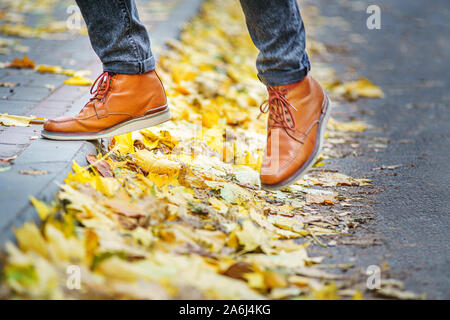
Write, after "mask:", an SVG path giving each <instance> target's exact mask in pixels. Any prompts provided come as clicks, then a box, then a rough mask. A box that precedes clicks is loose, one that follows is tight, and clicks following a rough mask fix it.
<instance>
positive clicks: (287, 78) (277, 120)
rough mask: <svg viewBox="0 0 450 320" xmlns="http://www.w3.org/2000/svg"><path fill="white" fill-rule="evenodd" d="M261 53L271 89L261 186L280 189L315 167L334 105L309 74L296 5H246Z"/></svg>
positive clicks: (256, 0) (250, 1) (252, 0)
mask: <svg viewBox="0 0 450 320" xmlns="http://www.w3.org/2000/svg"><path fill="white" fill-rule="evenodd" d="M241 4H242V9H243V10H244V13H245V17H246V21H247V26H248V30H249V32H250V36H251V37H252V40H253V42H254V44H255V45H256V47H257V48H258V49H259V51H260V53H259V56H258V59H257V62H256V67H257V69H258V76H259V78H260V79H261V81H262V82H263V83H264V84H265V85H266V86H267V87H268V92H269V100H268V103H267V106H266V107H265V108H263V109H262V110H261V111H262V112H269V119H268V130H267V131H268V136H267V146H266V152H265V155H264V159H263V163H262V166H261V173H260V177H261V184H262V185H263V186H264V187H265V188H268V189H280V188H283V187H286V186H287V185H289V184H291V183H294V182H295V181H296V180H297V179H299V178H301V177H302V175H303V174H304V173H305V172H306V171H307V170H308V169H309V168H310V167H311V166H312V165H313V164H314V162H315V161H316V159H317V157H318V155H319V154H320V149H321V146H322V142H323V136H324V131H325V127H326V123H327V121H328V117H329V114H330V112H329V108H328V104H329V100H328V98H327V96H326V94H325V92H324V91H323V90H322V88H321V87H320V85H319V84H318V83H317V81H315V80H314V79H313V78H312V77H311V76H310V75H309V74H308V71H309V69H310V64H309V60H308V55H307V53H306V51H305V28H304V25H303V21H302V18H301V15H300V11H299V8H298V5H297V1H296V0H277V1H272V0H241Z"/></svg>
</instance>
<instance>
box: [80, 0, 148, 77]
mask: <svg viewBox="0 0 450 320" xmlns="http://www.w3.org/2000/svg"><path fill="white" fill-rule="evenodd" d="M76 2H77V4H78V6H79V7H80V10H81V14H82V15H83V18H84V21H85V22H86V25H87V28H88V33H89V39H90V40H91V44H92V47H93V48H94V51H95V53H97V55H98V56H99V58H100V60H101V61H102V63H103V71H108V72H114V73H124V74H138V73H145V72H147V71H150V70H154V69H155V58H154V57H153V55H152V52H151V49H150V39H149V37H148V33H147V30H146V29H145V26H144V25H143V24H142V23H141V22H140V21H139V15H138V11H137V8H136V4H135V2H134V1H133V0H119V1H116V0H115V1H111V0H100V1H99V0H97V1H92V0H76Z"/></svg>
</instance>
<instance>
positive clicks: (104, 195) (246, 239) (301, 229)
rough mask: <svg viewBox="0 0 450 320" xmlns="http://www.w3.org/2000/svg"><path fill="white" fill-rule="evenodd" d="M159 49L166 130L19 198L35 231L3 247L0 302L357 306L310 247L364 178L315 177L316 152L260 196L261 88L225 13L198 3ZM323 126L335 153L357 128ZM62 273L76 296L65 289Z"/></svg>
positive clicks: (339, 217) (142, 135)
mask: <svg viewBox="0 0 450 320" xmlns="http://www.w3.org/2000/svg"><path fill="white" fill-rule="evenodd" d="M225 26H226V28H225ZM316 46H319V45H318V44H316ZM168 48H169V49H168V50H165V51H163V52H161V53H160V61H159V65H158V72H159V74H160V76H161V78H162V80H163V82H164V85H165V88H166V92H167V95H168V99H169V103H170V105H171V111H172V114H173V119H172V121H169V122H166V123H164V124H162V125H160V126H158V127H154V128H148V129H145V130H141V131H139V132H133V133H128V134H124V135H120V136H116V137H114V138H112V139H111V140H107V141H102V144H101V146H100V147H99V152H98V154H97V155H88V156H87V159H86V160H87V162H88V163H89V165H88V166H80V165H79V164H78V163H76V162H74V163H73V168H72V172H70V173H68V176H67V178H66V179H65V180H64V184H62V185H61V186H60V191H59V193H58V194H57V197H56V198H55V199H54V200H53V201H51V202H44V201H42V200H39V199H36V198H34V197H31V198H30V201H31V203H32V204H33V205H34V207H35V209H36V211H37V213H38V214H39V217H40V219H41V224H40V225H39V226H38V225H36V224H35V223H33V222H26V223H25V224H23V225H22V226H21V227H19V228H17V229H15V230H14V232H15V235H16V239H17V245H15V244H13V243H11V242H9V243H7V244H6V247H5V249H6V252H7V257H6V260H5V264H4V265H5V267H4V270H3V279H4V288H6V290H7V292H8V294H7V296H8V297H20V298H46V299H58V298H81V299H89V298H94V297H95V298H99V297H100V298H131V299H180V298H181V299H183V298H185V299H192V298H198V299H266V298H269V299H305V298H307V299H309V298H316V299H338V298H351V297H353V298H354V299H360V298H362V297H363V295H362V292H361V290H359V289H361V288H363V287H355V286H354V285H353V286H352V285H349V284H348V281H347V280H349V279H350V280H351V281H350V283H353V284H354V283H355V281H354V280H355V279H354V278H352V276H346V275H340V274H336V273H332V272H329V271H324V270H323V268H321V266H322V264H321V263H322V261H323V258H324V257H323V256H317V255H313V254H311V252H310V247H311V244H312V243H317V244H320V245H323V246H326V236H328V235H334V236H336V235H342V236H343V235H345V234H348V233H349V228H350V227H349V226H350V225H351V222H352V216H351V214H348V212H345V214H341V213H342V211H341V210H340V209H342V210H346V209H347V206H342V207H341V206H340V203H341V201H343V200H344V199H345V196H344V195H343V192H341V189H340V188H342V187H343V186H344V187H346V188H348V187H359V186H365V185H368V184H370V183H371V181H370V180H367V179H363V178H353V177H350V176H348V175H345V174H343V173H339V172H333V171H330V170H326V168H323V166H325V167H326V159H329V158H332V157H333V155H332V154H330V153H329V152H327V148H325V150H324V154H323V155H322V156H321V157H320V159H319V163H321V165H319V166H318V168H316V169H314V170H311V171H310V172H308V174H307V175H306V176H305V177H304V178H303V179H301V180H300V181H298V182H297V183H296V184H294V185H292V186H290V187H288V188H286V189H284V190H281V191H267V190H264V189H262V188H261V186H260V181H259V175H258V170H259V168H260V166H261V161H262V154H263V151H264V147H265V140H266V131H265V122H266V117H262V118H261V119H258V114H259V108H258V107H259V105H260V104H261V103H262V102H263V100H264V99H265V97H266V91H265V88H264V87H263V86H262V85H261V84H260V83H259V81H258V79H257V78H256V72H255V68H254V59H255V57H256V55H257V51H256V49H255V48H254V46H253V45H252V43H251V40H250V38H249V36H248V34H247V31H246V29H245V27H244V20H243V16H242V13H241V11H240V8H239V6H238V3H237V2H235V1H230V2H228V1H227V2H224V1H219V0H210V1H207V2H205V4H204V5H203V8H202V11H201V13H200V14H199V15H198V16H197V17H196V18H194V19H192V20H191V22H190V23H189V24H187V25H186V27H185V29H184V31H183V32H182V34H181V36H180V40H179V41H178V40H172V41H170V42H169V43H168ZM41 71H44V72H55V73H60V72H61V71H60V70H59V69H52V68H50V67H41ZM318 78H319V80H321V79H320V77H318ZM322 80H323V79H322ZM361 85H363V86H364V83H363V84H359V85H355V88H353V87H351V89H349V90H356V91H357V90H359V89H360V86H361ZM341 91H342V90H341ZM341 91H340V92H341ZM373 91H376V90H374V89H373V88H372V87H370V90H369V93H367V91H365V92H364V94H363V95H362V96H364V95H368V94H373ZM352 92H353V91H352ZM339 94H342V95H343V96H346V95H348V90H347V89H346V90H344V91H342V92H341V93H339ZM328 129H329V131H328V133H327V139H330V140H332V141H333V142H334V143H336V144H339V143H347V139H351V134H352V133H355V132H362V131H364V130H365V129H366V125H365V124H362V123H359V122H353V123H343V122H339V121H337V120H332V121H331V123H330V124H329V126H328ZM349 135H350V138H349ZM333 139H334V140H333ZM345 200H346V201H349V202H350V203H351V199H345ZM346 204H348V202H346ZM329 208H335V210H333V211H330V210H329ZM73 266H75V267H76V271H77V272H79V275H80V277H79V281H80V283H79V286H80V288H81V290H70V286H71V285H77V283H76V281H75V282H74V283H71V282H70V281H71V280H70V279H68V277H67V270H68V268H70V267H73ZM385 289H386V288H385ZM388 289H389V288H388ZM388 289H386V290H384V292H385V294H386V292H388V293H389V292H391V291H392V290H391V291H389V290H388Z"/></svg>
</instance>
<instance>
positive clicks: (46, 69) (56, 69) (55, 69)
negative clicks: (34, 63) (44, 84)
mask: <svg viewBox="0 0 450 320" xmlns="http://www.w3.org/2000/svg"><path fill="white" fill-rule="evenodd" d="M62 70H63V69H62V68H61V67H60V66H48V65H45V64H41V65H39V66H38V67H37V68H36V71H37V72H41V73H61V72H62Z"/></svg>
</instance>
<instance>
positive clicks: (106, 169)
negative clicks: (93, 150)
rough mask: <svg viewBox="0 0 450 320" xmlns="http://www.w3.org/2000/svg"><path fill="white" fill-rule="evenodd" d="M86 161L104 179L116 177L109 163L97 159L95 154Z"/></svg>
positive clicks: (87, 156)
mask: <svg viewBox="0 0 450 320" xmlns="http://www.w3.org/2000/svg"><path fill="white" fill-rule="evenodd" d="M86 161H87V162H88V163H89V164H90V165H92V166H93V167H94V168H95V169H96V170H97V171H98V172H99V173H100V175H101V176H102V177H114V173H113V171H112V169H111V166H110V165H109V163H108V162H107V161H105V160H103V159H97V157H96V156H95V155H93V154H88V155H86Z"/></svg>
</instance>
